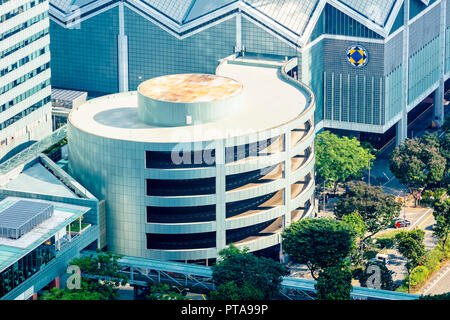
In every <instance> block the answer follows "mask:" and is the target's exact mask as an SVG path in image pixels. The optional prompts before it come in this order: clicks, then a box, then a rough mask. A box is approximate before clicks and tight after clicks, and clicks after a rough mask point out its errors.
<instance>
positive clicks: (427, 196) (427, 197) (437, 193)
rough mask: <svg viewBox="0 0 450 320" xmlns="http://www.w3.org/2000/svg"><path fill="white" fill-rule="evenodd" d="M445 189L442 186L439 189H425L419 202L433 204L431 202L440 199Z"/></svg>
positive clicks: (427, 204)
mask: <svg viewBox="0 0 450 320" xmlns="http://www.w3.org/2000/svg"><path fill="white" fill-rule="evenodd" d="M446 192H447V190H446V189H444V188H441V189H434V190H426V191H424V192H423V194H422V199H421V200H420V203H421V204H422V205H425V206H429V207H431V206H433V204H434V203H435V202H436V201H437V200H439V199H441V198H442V197H443V196H444V195H445V194H446Z"/></svg>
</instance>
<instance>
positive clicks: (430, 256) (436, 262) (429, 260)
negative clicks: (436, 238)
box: [423, 247, 442, 274]
mask: <svg viewBox="0 0 450 320" xmlns="http://www.w3.org/2000/svg"><path fill="white" fill-rule="evenodd" d="M441 260H442V251H441V250H440V249H439V248H438V247H436V248H434V249H433V250H430V251H428V252H427V254H426V255H425V261H424V263H423V265H424V266H425V267H426V268H427V269H428V271H429V272H430V274H431V273H434V272H436V271H437V270H439V268H440V267H441Z"/></svg>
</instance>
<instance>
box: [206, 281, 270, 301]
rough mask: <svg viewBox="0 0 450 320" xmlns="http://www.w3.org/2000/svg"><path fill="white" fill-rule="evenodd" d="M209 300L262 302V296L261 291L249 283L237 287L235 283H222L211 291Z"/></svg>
mask: <svg viewBox="0 0 450 320" xmlns="http://www.w3.org/2000/svg"><path fill="white" fill-rule="evenodd" d="M209 298H210V299H211V300H263V299H264V294H263V293H262V291H261V290H259V289H258V288H256V287H255V286H254V285H252V284H250V283H244V284H243V285H242V286H238V285H237V284H236V282H235V281H229V282H226V283H223V284H221V285H219V286H218V287H217V289H216V290H214V291H212V292H211V294H210V297H209Z"/></svg>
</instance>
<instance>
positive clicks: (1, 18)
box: [0, 0, 45, 23]
mask: <svg viewBox="0 0 450 320" xmlns="http://www.w3.org/2000/svg"><path fill="white" fill-rule="evenodd" d="M44 1H45V0H33V1H30V2H27V3H24V4H23V5H21V6H19V7H17V8H14V9H13V10H11V11H10V12H7V13H5V14H3V15H1V16H0V23H1V22H5V21H6V20H8V19H11V18H14V17H15V16H17V15H18V14H21V13H22V12H24V11H26V10H28V9H31V8H34V6H35V5H36V4H40V3H42V2H44ZM1 3H2V2H1V0H0V4H1Z"/></svg>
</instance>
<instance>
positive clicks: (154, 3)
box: [142, 0, 214, 24]
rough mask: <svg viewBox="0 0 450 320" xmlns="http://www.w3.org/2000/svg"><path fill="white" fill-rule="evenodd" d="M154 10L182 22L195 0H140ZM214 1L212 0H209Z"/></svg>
mask: <svg viewBox="0 0 450 320" xmlns="http://www.w3.org/2000/svg"><path fill="white" fill-rule="evenodd" d="M142 1H143V2H145V3H147V4H148V5H150V6H151V7H152V8H154V9H155V10H157V11H159V12H161V13H162V14H164V15H165V16H167V17H169V18H170V19H172V20H175V21H176V22H177V23H179V24H182V23H183V19H184V17H185V16H186V14H187V13H188V11H189V9H190V8H191V6H192V5H193V4H194V3H195V0H142ZM211 2H214V1H211Z"/></svg>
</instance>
